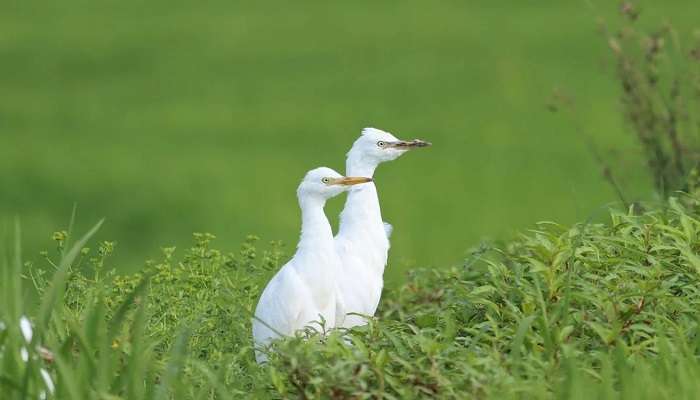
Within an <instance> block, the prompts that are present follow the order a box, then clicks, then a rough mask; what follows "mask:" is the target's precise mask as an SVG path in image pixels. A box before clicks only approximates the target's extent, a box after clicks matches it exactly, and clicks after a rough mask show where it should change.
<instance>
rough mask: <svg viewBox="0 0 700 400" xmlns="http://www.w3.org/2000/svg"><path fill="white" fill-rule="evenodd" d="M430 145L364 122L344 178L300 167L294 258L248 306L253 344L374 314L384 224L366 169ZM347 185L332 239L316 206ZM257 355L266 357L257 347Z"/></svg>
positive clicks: (384, 251) (384, 249)
mask: <svg viewBox="0 0 700 400" xmlns="http://www.w3.org/2000/svg"><path fill="white" fill-rule="evenodd" d="M429 145H430V143H428V142H424V141H422V140H418V139H415V140H412V141H404V140H399V139H397V138H396V137H395V136H393V135H392V134H390V133H388V132H384V131H381V130H379V129H375V128H366V129H364V130H363V131H362V135H361V136H360V137H359V138H358V139H357V140H356V141H355V143H354V144H353V146H352V148H351V149H350V152H348V154H347V161H346V173H347V176H348V177H343V176H342V175H340V174H339V173H337V172H335V171H333V170H332V169H330V168H325V167H322V168H317V169H314V170H311V171H309V172H308V173H307V174H306V176H305V177H304V179H303V180H302V182H301V184H300V185H299V188H298V189H297V197H298V199H299V206H300V208H301V219H302V223H301V238H300V240H299V244H298V246H297V251H296V253H295V254H294V257H292V259H291V260H290V261H289V262H288V263H287V264H285V265H284V266H283V267H282V268H281V269H280V270H279V272H277V274H276V275H275V276H274V277H273V278H272V280H270V282H269V283H268V284H267V286H266V287H265V290H264V291H263V293H262V296H261V297H260V300H259V302H258V305H257V307H256V309H255V318H254V319H253V338H254V340H255V344H256V345H257V346H264V345H267V344H268V343H269V342H270V341H271V340H272V339H275V338H278V337H280V335H286V336H288V335H293V334H294V332H295V331H297V330H299V329H303V328H304V327H305V326H309V325H312V324H313V323H314V322H319V321H320V320H321V319H323V320H324V321H325V326H326V327H328V328H334V327H345V328H350V327H353V326H357V325H362V324H364V323H365V322H366V321H365V319H364V318H363V317H361V316H359V315H348V314H350V313H357V314H361V315H369V316H372V315H374V313H375V311H376V310H377V306H378V305H379V299H380V297H381V293H382V288H383V286H384V279H383V275H384V267H385V266H386V262H387V256H388V252H389V235H390V234H391V225H389V224H386V223H385V222H384V221H383V220H382V214H381V210H380V207H379V197H378V196H377V188H376V187H375V185H374V183H373V182H372V176H373V175H374V170H375V169H376V168H377V166H379V164H381V163H383V162H386V161H392V160H395V159H397V158H398V157H400V156H401V155H402V154H404V153H406V152H407V151H409V150H410V149H414V148H417V147H425V146H429ZM348 190H349V191H350V193H349V194H348V198H347V201H346V202H345V208H344V209H343V211H342V213H341V214H340V227H339V230H338V234H337V235H336V237H335V238H334V237H333V231H332V229H331V225H330V223H329V222H328V218H326V215H325V213H324V211H323V208H324V206H325V203H326V200H328V199H330V198H332V197H335V196H337V195H339V194H341V193H342V192H345V191H348ZM256 358H257V359H258V361H259V362H261V361H264V360H265V359H266V358H265V356H264V354H263V353H261V352H256Z"/></svg>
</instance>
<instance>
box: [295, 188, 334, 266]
mask: <svg viewBox="0 0 700 400" xmlns="http://www.w3.org/2000/svg"><path fill="white" fill-rule="evenodd" d="M325 204H326V201H325V200H323V199H319V198H315V197H303V196H302V197H300V198H299V207H300V208H301V238H300V239H299V245H298V246H297V253H306V252H310V251H314V250H315V249H323V248H325V247H324V246H329V247H330V246H331V244H332V241H333V230H332V229H331V224H330V223H329V222H328V218H326V214H325V213H324V212H323V207H324V206H325Z"/></svg>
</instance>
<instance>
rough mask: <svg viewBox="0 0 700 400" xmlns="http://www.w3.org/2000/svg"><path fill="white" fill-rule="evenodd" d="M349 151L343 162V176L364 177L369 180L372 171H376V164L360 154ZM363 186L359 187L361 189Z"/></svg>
mask: <svg viewBox="0 0 700 400" xmlns="http://www.w3.org/2000/svg"><path fill="white" fill-rule="evenodd" d="M354 150H355V149H354V148H353V149H351V150H350V152H349V153H348V157H347V159H346V161H345V175H347V176H366V177H367V178H371V177H372V176H373V175H374V170H375V169H377V163H376V162H374V161H371V160H368V159H367V158H366V157H364V156H363V154H362V152H359V151H354ZM363 186H365V185H360V186H359V187H363Z"/></svg>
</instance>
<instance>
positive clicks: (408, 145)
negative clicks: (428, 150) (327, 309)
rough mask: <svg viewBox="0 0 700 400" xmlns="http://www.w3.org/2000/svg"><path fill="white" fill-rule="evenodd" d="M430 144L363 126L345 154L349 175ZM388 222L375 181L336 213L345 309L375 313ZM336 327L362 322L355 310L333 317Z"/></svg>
mask: <svg viewBox="0 0 700 400" xmlns="http://www.w3.org/2000/svg"><path fill="white" fill-rule="evenodd" d="M426 146H430V143H428V142H425V141H423V140H419V139H414V140H412V141H404V140H399V139H397V138H396V137H395V136H394V135H392V134H390V133H388V132H384V131H382V130H379V129H375V128H365V129H364V130H363V131H362V135H361V136H360V137H359V138H358V139H357V140H356V141H355V143H354V144H353V146H352V148H351V149H350V151H349V152H348V154H347V160H346V168H345V172H346V174H348V175H353V176H355V175H357V176H367V177H372V176H373V175H374V170H375V169H376V168H377V166H379V164H381V163H383V162H386V161H392V160H395V159H397V158H399V157H400V156H401V155H403V154H404V153H406V152H407V151H408V150H410V149H414V148H418V147H426ZM391 232H392V227H391V225H389V224H388V223H385V222H384V221H383V220H382V213H381V210H380V207H379V198H378V197H377V188H376V187H375V185H374V183H369V184H367V185H362V186H358V187H355V188H352V189H351V190H350V192H349V193H348V198H347V200H346V201H345V208H344V209H343V211H342V213H341V214H340V228H339V230H338V234H337V235H336V237H335V245H336V250H337V252H338V255H339V256H340V259H341V262H342V265H341V269H340V271H339V273H338V288H339V294H340V298H341V299H342V301H343V308H344V309H345V312H346V313H358V314H363V315H370V316H372V315H374V313H375V311H376V310H377V306H378V305H379V299H380V297H381V294H382V288H383V286H384V267H385V266H386V262H387V255H388V252H389V236H390V235H391ZM337 318H338V320H337V321H336V323H337V325H338V326H343V327H346V328H350V327H353V326H357V325H362V324H364V323H366V321H365V319H364V318H362V317H361V316H357V315H345V316H340V315H339V316H337Z"/></svg>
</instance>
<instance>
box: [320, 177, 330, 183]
mask: <svg viewBox="0 0 700 400" xmlns="http://www.w3.org/2000/svg"><path fill="white" fill-rule="evenodd" d="M330 181H331V179H330V178H323V179H321V182H323V183H329V182H330Z"/></svg>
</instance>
